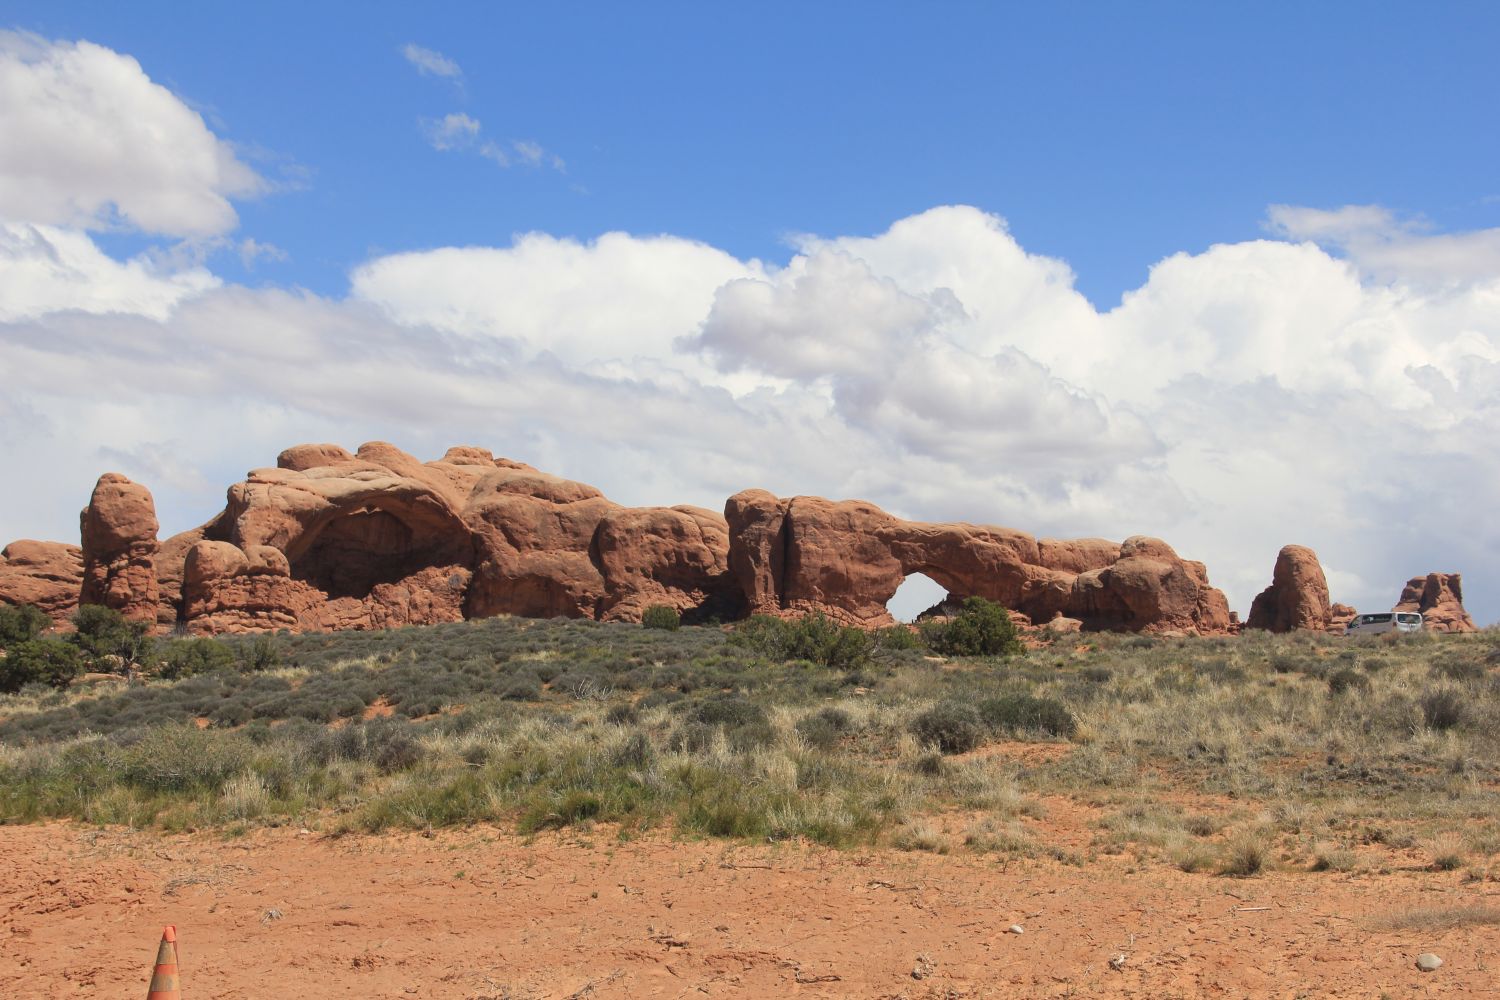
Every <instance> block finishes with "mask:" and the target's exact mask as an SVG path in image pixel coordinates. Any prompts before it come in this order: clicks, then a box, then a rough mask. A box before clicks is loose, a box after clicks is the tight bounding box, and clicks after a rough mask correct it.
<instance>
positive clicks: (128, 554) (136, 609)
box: [78, 472, 161, 622]
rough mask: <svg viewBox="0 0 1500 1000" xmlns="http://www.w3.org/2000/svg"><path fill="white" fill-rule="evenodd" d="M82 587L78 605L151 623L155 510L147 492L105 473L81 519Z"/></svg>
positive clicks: (154, 591)
mask: <svg viewBox="0 0 1500 1000" xmlns="http://www.w3.org/2000/svg"><path fill="white" fill-rule="evenodd" d="M78 521H79V534H80V535H81V536H82V539H83V586H82V588H81V589H80V593H79V601H80V603H83V604H102V605H104V606H105V607H109V608H114V609H115V610H116V611H118V612H120V613H121V614H122V615H124V616H125V617H126V618H132V619H135V620H137V621H146V622H155V621H156V617H157V602H158V598H159V585H158V583H157V580H156V553H157V551H158V550H159V549H160V547H161V546H160V545H158V544H157V541H156V532H157V527H158V526H157V523H156V504H155V503H154V502H153V501H152V499H151V491H150V490H148V489H146V487H144V486H142V485H140V484H139V483H134V482H131V481H130V480H129V479H127V478H125V477H124V476H122V475H120V474H119V473H117V472H106V473H105V474H104V475H102V476H100V477H99V482H98V483H96V484H95V486H94V493H93V496H91V497H90V498H89V505H88V506H87V507H85V508H84V509H83V512H82V513H81V514H79V517H78Z"/></svg>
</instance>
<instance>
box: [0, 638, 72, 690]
mask: <svg viewBox="0 0 1500 1000" xmlns="http://www.w3.org/2000/svg"><path fill="white" fill-rule="evenodd" d="M82 672H83V656H82V654H80V653H79V651H78V648H77V647H76V646H74V645H72V644H71V643H69V642H67V641H66V640H64V639H55V638H47V639H33V640H31V641H30V642H23V643H21V644H20V645H18V646H15V647H13V648H11V649H10V650H8V651H7V652H6V654H5V656H4V658H0V691H7V692H8V691H19V690H21V688H23V687H25V686H26V685H27V684H46V685H48V686H50V687H55V688H63V687H67V686H68V682H69V681H71V680H72V679H73V678H75V677H77V676H78V675H79V674H80V673H82Z"/></svg>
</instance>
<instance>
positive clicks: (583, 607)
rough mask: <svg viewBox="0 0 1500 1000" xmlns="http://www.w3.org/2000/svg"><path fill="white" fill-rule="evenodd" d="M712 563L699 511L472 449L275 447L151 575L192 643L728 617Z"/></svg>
mask: <svg viewBox="0 0 1500 1000" xmlns="http://www.w3.org/2000/svg"><path fill="white" fill-rule="evenodd" d="M728 556H729V537H728V530H727V526H726V525H725V523H724V520H723V518H721V517H719V516H718V515H716V514H714V513H712V512H710V511H703V510H699V509H697V508H691V507H675V508H625V507H620V506H619V505H618V504H615V503H613V502H611V501H610V500H608V499H607V498H605V497H604V496H603V494H601V493H600V492H599V491H598V490H596V489H594V488H593V487H592V486H587V485H585V484H583V483H576V482H572V481H570V480H566V479H561V478H559V477H557V476H549V475H546V474H545V473H541V472H538V471H537V470H535V469H533V468H531V467H530V466H528V465H523V464H521V463H519V462H512V461H510V460H508V459H496V458H495V457H494V456H492V455H491V454H490V453H489V452H487V451H485V450H484V449H482V448H471V447H459V448H450V449H449V450H448V452H447V454H445V455H444V456H443V457H442V458H441V459H439V460H438V461H436V462H426V463H423V462H419V461H417V460H416V459H415V458H413V457H411V456H410V455H407V454H406V453H404V452H402V451H400V450H399V449H397V448H395V447H393V446H392V445H389V444H385V443H383V442H373V443H371V444H366V445H364V446H363V447H361V448H360V449H359V451H358V452H357V453H355V454H353V455H351V454H349V452H347V451H345V450H344V449H342V448H340V447H338V446H337V445H299V446H297V447H295V448H288V449H287V450H286V451H284V452H282V453H281V455H280V456H279V457H278V459H277V467H276V468H274V469H257V470H255V471H254V472H252V473H251V474H250V476H249V478H247V479H246V480H245V481H244V482H242V483H237V484H235V485H234V486H232V487H230V490H229V503H228V507H227V508H226V509H225V511H224V513H223V514H221V515H220V516H219V517H217V518H215V519H214V520H213V521H211V522H209V523H208V524H207V525H205V526H204V527H202V528H199V529H195V530H194V531H192V532H186V533H184V534H183V535H179V536H176V537H174V538H172V539H169V540H168V542H167V544H166V545H165V546H164V547H163V557H162V559H161V562H162V566H161V568H160V571H159V576H160V581H161V582H160V588H161V592H162V594H163V595H164V597H165V598H166V599H167V600H175V601H176V606H175V607H173V609H172V614H173V616H174V617H175V618H180V620H181V621H183V622H185V623H186V625H187V627H188V628H189V629H190V630H191V631H193V632H199V633H216V632H243V631H263V630H268V629H279V628H286V629H292V630H307V629H317V630H336V629H349V628H386V627H390V626H395V625H406V624H422V623H429V624H430V623H435V622H445V621H461V620H463V619H465V618H478V617H487V616H490V615H497V614H514V615H522V616H528V617H555V616H564V617H587V618H603V619H610V620H632V621H633V620H639V618H640V615H641V612H642V611H643V610H644V609H645V608H646V607H647V606H649V605H651V604H669V605H671V606H673V607H674V608H677V609H678V610H679V611H682V612H686V613H687V614H688V615H689V617H690V618H691V617H692V616H693V615H695V614H697V615H699V616H700V617H701V616H703V615H705V614H708V613H714V614H724V615H725V616H726V617H735V616H737V613H738V608H739V602H738V600H737V588H735V587H734V586H733V581H732V580H731V579H730V577H729V575H728ZM174 595H180V596H175V598H174ZM164 603H165V602H164ZM710 609H712V610H710ZM721 609H722V610H721Z"/></svg>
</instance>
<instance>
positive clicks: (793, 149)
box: [0, 2, 1500, 307]
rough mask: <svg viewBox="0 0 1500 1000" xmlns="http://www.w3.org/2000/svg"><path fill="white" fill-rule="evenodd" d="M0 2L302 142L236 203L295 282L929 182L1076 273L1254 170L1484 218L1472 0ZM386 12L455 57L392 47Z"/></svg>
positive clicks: (824, 224)
mask: <svg viewBox="0 0 1500 1000" xmlns="http://www.w3.org/2000/svg"><path fill="white" fill-rule="evenodd" d="M0 11H4V12H5V14H6V16H5V17H4V18H3V20H4V21H7V22H9V23H10V24H11V25H13V26H17V27H21V28H23V29H26V30H31V31H34V32H37V33H39V34H42V35H44V36H47V37H51V38H87V39H90V40H93V41H96V42H98V43H100V44H102V45H107V46H109V47H111V48H114V49H116V50H118V51H121V52H125V53H128V54H130V55H133V56H134V57H135V58H137V59H138V60H140V61H141V63H142V65H143V66H144V67H146V69H147V72H148V73H149V74H150V75H151V76H152V78H153V79H155V80H158V81H159V82H162V83H164V84H166V85H167V86H168V87H170V88H171V89H172V90H173V91H175V92H176V93H178V94H179V95H181V96H182V97H183V98H184V99H185V100H186V101H188V102H189V103H190V104H192V105H193V106H194V107H196V108H198V109H200V110H201V111H203V112H204V113H205V115H206V116H207V117H208V118H209V120H210V122H211V123H213V124H214V125H215V130H216V131H217V132H219V134H221V135H223V136H224V137H226V138H228V139H230V140H232V141H233V142H235V143H237V144H241V145H243V146H245V147H247V148H253V149H258V150H260V151H262V152H263V153H264V154H266V155H267V157H268V159H267V160H266V162H265V166H266V172H267V173H268V174H269V175H271V176H273V177H275V176H277V175H278V174H279V171H278V169H277V168H278V167H288V166H290V167H296V168H300V170H305V171H306V172H307V179H306V182H305V187H303V188H302V189H300V190H295V191H290V192H287V193H285V194H279V195H276V196H273V197H267V198H263V199H259V200H257V201H255V202H251V203H248V204H244V205H241V206H240V207H239V210H240V214H241V217H242V224H241V231H242V232H243V233H244V234H247V235H249V236H252V237H254V238H256V239H259V240H262V241H266V242H270V243H273V244H275V245H277V246H279V247H282V248H283V249H285V250H286V252H287V254H288V256H289V260H288V261H287V262H286V263H285V264H283V265H279V266H275V267H272V266H271V265H269V264H262V266H261V268H260V269H259V270H258V272H257V273H256V274H255V275H253V276H251V279H252V280H261V281H264V280H274V281H279V282H294V283H296V284H300V285H303V286H305V287H308V288H311V289H314V290H316V291H320V292H325V293H333V292H338V291H341V290H342V289H343V287H344V286H345V284H346V276H347V271H348V269H349V268H350V267H352V266H353V265H355V264H357V263H359V262H361V261H362V260H364V259H365V258H367V257H369V256H371V255H372V254H375V253H381V252H391V251H395V250H408V249H416V248H423V247H430V246H441V245H464V244H469V243H479V244H491V243H494V242H496V241H498V240H503V239H505V238H507V237H508V236H509V235H510V234H511V233H513V232H524V231H528V230H533V229H539V230H543V231H546V232H550V233H553V234H555V235H572V236H577V237H585V238H586V237H590V236H594V235H597V234H599V233H602V232H607V231H610V230H615V229H620V230H625V231H628V232H632V233H658V232H660V233H673V234H675V235H679V236H686V237H690V238H694V239H701V240H704V241H707V242H709V243H712V244H714V245H715V246H719V247H722V248H724V249H726V250H728V251H730V252H731V253H734V254H736V255H737V256H740V257H761V258H766V259H774V260H785V259H786V257H787V256H788V251H787V248H786V246H785V245H784V242H783V236H784V234H786V233H789V232H813V233H820V234H841V233H872V232H876V231H879V230H881V229H883V228H884V227H885V226H886V225H888V224H889V223H890V221H891V220H893V219H896V218H900V217H902V216H905V215H908V214H911V213H914V212H918V211H921V210H923V209H926V208H930V207H932V206H933V205H940V204H954V203H957V204H968V205H976V206H978V207H980V208H983V209H985V210H987V211H992V212H997V213H999V214H1001V215H1003V216H1004V217H1005V218H1006V219H1007V220H1008V221H1009V223H1010V227H1011V230H1012V232H1014V233H1015V234H1016V236H1017V237H1018V239H1019V240H1020V241H1021V242H1022V244H1023V245H1025V246H1026V247H1027V249H1028V250H1031V251H1032V252H1035V253H1044V254H1048V255H1051V256H1056V257H1061V258H1062V259H1064V260H1066V261H1068V262H1069V263H1070V264H1071V265H1072V267H1073V269H1074V271H1075V272H1076V274H1077V275H1078V287H1079V288H1080V289H1081V290H1082V291H1083V292H1084V293H1085V294H1086V295H1087V296H1088V297H1089V298H1090V300H1092V301H1093V302H1094V303H1095V304H1096V305H1100V306H1103V307H1108V306H1111V305H1113V304H1115V303H1116V302H1117V301H1118V299H1119V296H1120V294H1121V293H1122V292H1123V291H1125V290H1127V289H1130V288H1134V287H1136V286H1138V285H1139V284H1141V283H1142V282H1143V281H1144V280H1145V277H1146V271H1147V268H1149V266H1150V265H1151V264H1153V263H1155V262H1156V261H1157V260H1159V259H1161V258H1162V257H1165V256H1167V255H1168V254H1170V253H1173V252H1176V251H1180V250H1186V251H1190V252H1193V251H1200V250H1203V249H1206V248H1207V247H1208V246H1209V245H1210V244H1212V243H1215V242H1223V241H1233V240H1240V239H1249V238H1253V237H1256V236H1259V235H1261V234H1262V223H1263V221H1264V218H1265V210H1266V206H1267V205H1270V204H1273V203H1290V204H1299V205H1302V204H1306V205H1342V204H1365V203H1379V204H1382V205H1384V206H1386V207H1388V208H1391V209H1392V210H1394V211H1396V212H1398V213H1401V214H1405V215H1420V216H1423V217H1425V218H1427V219H1429V220H1430V221H1431V222H1432V223H1433V224H1434V225H1436V226H1438V227H1440V228H1444V229H1454V228H1478V227H1482V226H1492V225H1496V224H1500V175H1497V174H1496V172H1495V169H1494V164H1495V163H1497V162H1500V138H1497V136H1500V130H1497V129H1495V128H1493V127H1488V126H1490V125H1492V124H1493V123H1492V122H1488V121H1487V115H1486V113H1485V108H1486V107H1487V106H1492V104H1491V102H1492V101H1493V99H1494V97H1495V95H1496V93H1497V90H1500V61H1497V60H1495V59H1494V58H1493V52H1494V44H1495V40H1496V39H1497V38H1500V8H1497V7H1496V6H1495V5H1493V4H1435V5H1419V4H1405V5H1393V4H1379V3H1376V4H1368V3H1357V4H1335V3H1328V4H1305V3H1288V4H1274V3H1273V4H1255V5H1230V4H1201V3H1184V4H1142V5H1134V4H1131V5H1126V4H1103V3H1099V4H1031V5H1003V4H989V3H971V4H942V3H939V4H922V5H915V4H889V3H873V4H867V3H828V4H803V3H798V4H780V5H778V4H759V5H754V6H753V7H736V8H730V7H727V6H721V5H712V4H689V3H682V4H655V5H651V4H646V5H619V4H596V5H576V4H575V5H522V4H490V3H472V4H446V5H413V4H409V3H368V4H366V3H362V4H359V5H357V7H350V6H346V5H338V4H301V3H297V4H286V3H263V4H254V5H239V6H236V7H234V8H232V13H231V12H230V11H231V8H227V7H224V6H222V5H215V4H179V3H170V4H166V3H156V4H151V3H146V4H118V3H76V2H74V3H67V4H58V3H55V2H45V3H5V4H0ZM408 43H414V44H417V45H420V46H423V47H426V48H428V49H431V50H433V51H436V52H440V53H442V54H443V55H445V56H447V57H448V58H450V59H451V60H453V61H454V62H455V63H456V64H457V65H458V66H459V67H460V68H461V71H462V76H461V84H460V85H455V84H454V82H453V81H451V80H448V79H444V78H441V77H435V76H430V75H429V76H426V77H423V76H421V75H419V73H418V72H416V71H415V70H414V69H413V67H412V66H410V65H409V64H408V63H407V62H406V61H405V60H404V59H403V57H402V55H401V52H400V50H401V48H402V47H403V46H405V45H406V44H408ZM455 111H456V112H463V113H467V114H469V115H470V116H472V117H474V118H476V119H478V120H480V121H481V122H483V124H484V127H485V129H486V130H493V132H494V134H496V135H497V136H500V137H502V138H511V137H519V138H525V139H531V140H533V141H536V142H539V143H540V144H541V145H542V146H544V147H545V148H546V149H548V150H549V151H552V152H554V153H555V154H556V155H558V156H561V157H562V158H563V159H564V160H565V161H566V164H567V172H566V174H561V175H560V174H558V173H556V172H555V171H549V170H531V169H519V170H518V169H511V170H508V171H507V170H501V169H497V168H496V166H495V165H494V164H493V163H491V162H490V161H487V160H484V159H480V158H478V157H463V156H442V155H438V154H436V153H435V152H434V150H432V149H431V148H430V147H429V146H428V145H427V144H426V143H425V142H424V141H423V138H422V136H421V135H420V133H419V131H418V128H417V125H416V122H417V119H418V118H422V117H427V118H441V117H442V116H443V115H445V114H448V113H450V112H455ZM295 176H296V173H295V172H294V174H293V177H294V178H295ZM221 266H223V267H225V268H226V270H227V269H228V264H227V263H226V264H223V265H221ZM237 276H238V277H243V275H237Z"/></svg>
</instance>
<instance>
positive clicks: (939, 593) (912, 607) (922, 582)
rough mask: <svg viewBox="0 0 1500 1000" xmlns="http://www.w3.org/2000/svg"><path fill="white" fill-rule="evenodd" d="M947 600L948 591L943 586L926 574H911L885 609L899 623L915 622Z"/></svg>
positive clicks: (897, 589)
mask: <svg viewBox="0 0 1500 1000" xmlns="http://www.w3.org/2000/svg"><path fill="white" fill-rule="evenodd" d="M947 599H948V589H947V588H946V587H944V586H943V585H942V584H940V583H938V582H937V581H936V580H934V579H933V578H932V577H930V576H927V575H926V574H925V573H910V574H908V575H907V577H906V579H905V580H902V581H901V586H899V587H897V588H896V592H895V593H894V594H892V595H891V599H890V600H889V601H886V602H885V609H886V610H887V611H889V612H890V613H891V617H892V618H894V619H896V621H898V622H914V621H916V620H917V616H918V615H920V614H921V613H922V612H924V611H926V610H927V609H928V608H930V607H932V606H933V605H935V604H940V603H942V602H943V601H945V600H947Z"/></svg>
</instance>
